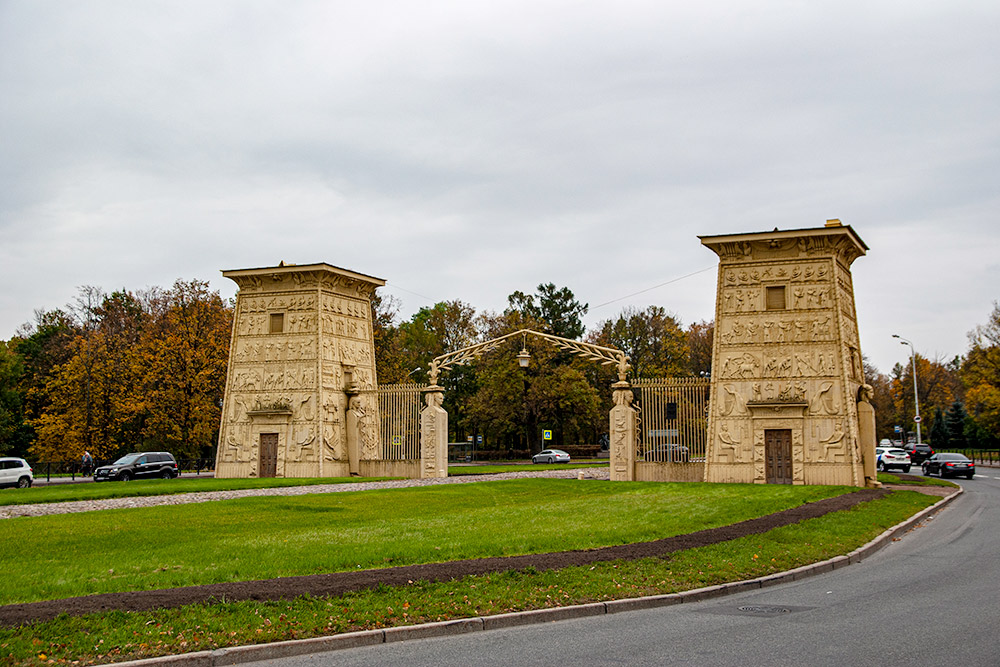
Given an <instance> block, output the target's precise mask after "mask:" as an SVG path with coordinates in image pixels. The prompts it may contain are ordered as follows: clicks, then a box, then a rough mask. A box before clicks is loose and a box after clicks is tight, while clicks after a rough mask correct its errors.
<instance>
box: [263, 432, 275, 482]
mask: <svg viewBox="0 0 1000 667" xmlns="http://www.w3.org/2000/svg"><path fill="white" fill-rule="evenodd" d="M277 470H278V434H277V433H261V434H260V476H261V477H274V476H275V474H276V473H277Z"/></svg>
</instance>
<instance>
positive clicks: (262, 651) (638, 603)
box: [99, 488, 964, 667]
mask: <svg viewBox="0 0 1000 667" xmlns="http://www.w3.org/2000/svg"><path fill="white" fill-rule="evenodd" d="M963 493H964V489H962V488H959V489H958V490H957V491H956V492H955V493H952V494H951V495H949V496H945V497H944V498H942V499H941V500H939V501H938V502H936V503H934V504H933V505H931V506H930V507H927V508H926V509H923V510H921V511H920V512H917V513H916V514H914V515H913V516H911V517H910V518H908V519H906V520H905V521H901V522H900V523H898V524H896V525H895V526H893V527H891V528H889V529H888V530H886V531H885V532H883V533H882V534H881V535H879V536H878V537H876V538H875V539H873V540H872V541H870V542H868V543H867V544H864V545H862V546H860V547H858V548H857V549H855V550H854V551H852V552H850V553H849V554H847V555H842V556H835V557H833V558H830V559H828V560H825V561H820V562H819V563H812V564H811V565H803V566H802V567H797V568H795V569H793V570H787V571H785V572H778V573H776V574H771V575H767V576H766V577H758V578H756V579H747V580H745V581H734V582H730V583H726V584H718V585H715V586H706V587H705V588H696V589H694V590H690V591H684V592H682V593H669V594H665V595H650V596H646V597H640V598H627V599H623V600H609V601H607V602H592V603H588V604H581V605H573V606H570V607H551V608H548V609H531V610H528V611H518V612H512V613H508V614H497V615H495V616H477V617H473V618H462V619H455V620H453V621H441V622H436V623H425V624H422V625H402V626H398V627H394V628H386V629H379V630H363V631H360V632H349V633H345V634H340V635H331V636H329V637H313V638H310V639H293V640H289V641H282V642H273V643H270V644H251V645H248V646H235V647H232V648H222V649H217V650H215V651H197V652H194V653H183V654H181V655H171V656H162V657H158V658H145V659H143V660H131V661H129V662H116V663H111V664H109V665H101V666H99V667H230V666H232V665H239V664H243V663H248V662H257V661H259V660H273V659H276V658H288V657H293V656H297V655H304V654H308V653H323V652H326V651H339V650H341V649H347V648H357V647H361V646H376V645H378V644H387V643H392V642H397V641H409V640H411V639H427V638H431V637H450V636H454V635H458V634H466V633H469V632H481V631H485V630H498V629H501V628H512V627H516V626H522V625H535V624H540V623H553V622H555V621H565V620H569V619H574V618H585V617H589V616H601V615H603V614H615V613H621V612H627V611H638V610H642V609H653V608H656V607H668V606H671V605H677V604H683V603H691V602H700V601H702V600H709V599H712V598H718V597H723V596H727V595H732V594H734V593H742V592H745V591H748V590H756V589H761V588H767V587H768V586H774V585H776V584H781V583H787V582H790V581H798V580H800V579H805V578H808V577H813V576H816V575H818V574H824V573H826V572H832V571H833V570H837V569H840V568H842V567H846V566H848V565H854V564H856V563H860V562H861V561H862V560H864V559H866V558H868V557H870V556H871V555H873V554H875V553H876V552H878V551H880V550H881V549H883V548H884V547H886V546H887V545H889V544H891V543H892V542H893V541H894V540H895V539H896V535H897V534H900V533H904V532H906V531H908V530H910V529H911V528H913V526H915V525H917V524H918V523H920V522H921V521H923V520H924V519H926V518H927V517H929V516H931V515H932V514H934V513H936V512H937V511H938V510H940V509H942V508H943V507H945V506H946V505H948V504H949V503H951V502H952V501H953V500H955V499H956V498H958V497H959V496H960V495H962V494H963Z"/></svg>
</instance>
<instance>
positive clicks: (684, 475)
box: [635, 461, 705, 482]
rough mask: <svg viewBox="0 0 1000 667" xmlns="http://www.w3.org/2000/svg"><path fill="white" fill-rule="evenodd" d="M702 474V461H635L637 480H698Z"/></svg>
mask: <svg viewBox="0 0 1000 667" xmlns="http://www.w3.org/2000/svg"><path fill="white" fill-rule="evenodd" d="M704 476H705V464H704V463H697V462H696V463H647V462H645V461H636V463H635V479H636V481H638V482H700V481H702V479H703V478H704Z"/></svg>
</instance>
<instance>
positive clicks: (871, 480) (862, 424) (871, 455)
mask: <svg viewBox="0 0 1000 667" xmlns="http://www.w3.org/2000/svg"><path fill="white" fill-rule="evenodd" d="M873 395H874V393H873V390H872V386H871V385H870V384H864V385H861V387H860V388H859V389H858V443H859V444H860V446H861V457H862V460H863V461H864V470H865V486H866V487H868V488H876V489H877V488H879V487H881V486H882V483H881V482H879V481H878V472H877V471H876V470H875V445H876V443H877V442H878V441H877V440H876V436H875V407H874V406H873V405H872V403H871V400H872V396H873Z"/></svg>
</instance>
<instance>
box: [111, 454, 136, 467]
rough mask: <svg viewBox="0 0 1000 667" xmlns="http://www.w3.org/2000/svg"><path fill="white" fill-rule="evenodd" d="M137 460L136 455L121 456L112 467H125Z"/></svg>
mask: <svg viewBox="0 0 1000 667" xmlns="http://www.w3.org/2000/svg"><path fill="white" fill-rule="evenodd" d="M137 458H139V455H138V454H126V455H125V456H123V457H121V458H120V459H118V460H117V461H115V462H114V463H113V464H112V465H116V466H127V465H128V464H129V463H132V462H133V461H135V460H136V459H137Z"/></svg>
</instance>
